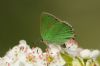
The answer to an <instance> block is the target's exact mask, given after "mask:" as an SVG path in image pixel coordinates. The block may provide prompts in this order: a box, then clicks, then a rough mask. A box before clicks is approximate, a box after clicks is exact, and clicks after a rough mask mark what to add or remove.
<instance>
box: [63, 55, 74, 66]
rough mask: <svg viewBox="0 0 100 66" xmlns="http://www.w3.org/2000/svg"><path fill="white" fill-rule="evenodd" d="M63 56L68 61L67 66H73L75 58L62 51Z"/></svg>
mask: <svg viewBox="0 0 100 66" xmlns="http://www.w3.org/2000/svg"><path fill="white" fill-rule="evenodd" d="M61 56H62V58H63V59H64V60H65V62H66V64H65V66H72V61H73V58H72V57H71V56H70V55H68V54H66V53H61Z"/></svg>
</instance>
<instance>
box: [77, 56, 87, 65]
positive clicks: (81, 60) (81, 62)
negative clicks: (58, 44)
mask: <svg viewBox="0 0 100 66" xmlns="http://www.w3.org/2000/svg"><path fill="white" fill-rule="evenodd" d="M76 59H78V61H79V62H80V64H81V66H84V65H85V64H84V61H83V59H82V58H80V57H76Z"/></svg>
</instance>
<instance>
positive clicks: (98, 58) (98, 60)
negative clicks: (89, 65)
mask: <svg viewBox="0 0 100 66" xmlns="http://www.w3.org/2000/svg"><path fill="white" fill-rule="evenodd" d="M96 61H97V62H98V64H99V65H100V55H99V56H98V57H97V59H96Z"/></svg>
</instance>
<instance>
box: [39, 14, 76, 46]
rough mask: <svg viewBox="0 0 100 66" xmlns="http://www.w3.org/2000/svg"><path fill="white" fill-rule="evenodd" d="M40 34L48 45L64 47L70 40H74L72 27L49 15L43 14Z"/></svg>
mask: <svg viewBox="0 0 100 66" xmlns="http://www.w3.org/2000/svg"><path fill="white" fill-rule="evenodd" d="M40 32H41V36H42V38H43V41H46V42H47V43H53V44H61V45H62V44H64V43H65V41H67V40H68V39H70V38H74V32H73V29H72V27H71V26H70V25H69V24H67V22H64V21H61V20H60V19H58V18H56V17H55V16H53V15H51V14H49V13H42V16H41V23H40Z"/></svg>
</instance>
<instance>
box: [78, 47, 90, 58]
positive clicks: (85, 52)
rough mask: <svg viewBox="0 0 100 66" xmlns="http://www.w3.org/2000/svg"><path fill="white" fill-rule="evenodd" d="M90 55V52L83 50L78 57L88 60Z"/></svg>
mask: <svg viewBox="0 0 100 66" xmlns="http://www.w3.org/2000/svg"><path fill="white" fill-rule="evenodd" d="M90 55H91V51H90V50H88V49H84V50H82V51H81V52H80V56H81V57H82V58H90Z"/></svg>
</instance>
